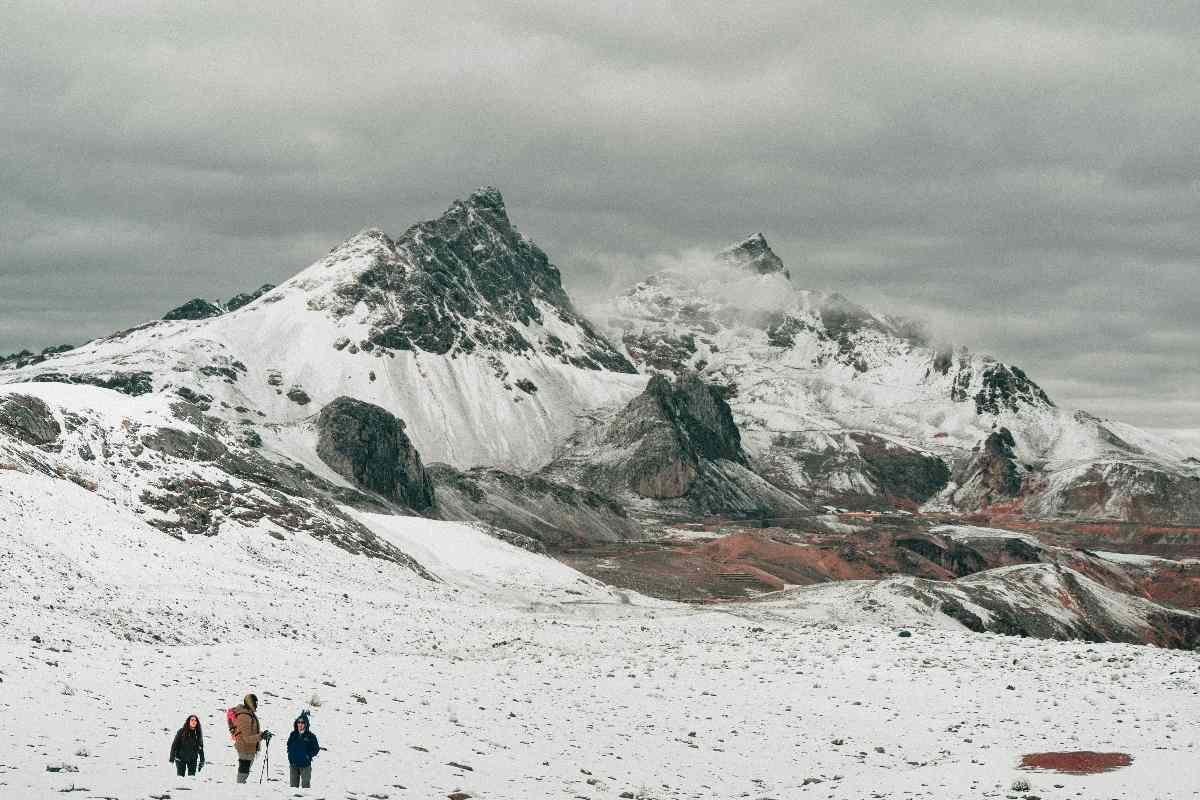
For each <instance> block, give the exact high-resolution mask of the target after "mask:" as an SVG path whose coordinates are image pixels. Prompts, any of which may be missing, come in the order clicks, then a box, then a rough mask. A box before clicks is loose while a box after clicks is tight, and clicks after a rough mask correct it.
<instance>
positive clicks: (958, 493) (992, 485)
mask: <svg viewBox="0 0 1200 800" xmlns="http://www.w3.org/2000/svg"><path fill="white" fill-rule="evenodd" d="M1015 445H1016V442H1015V440H1014V439H1013V435H1012V432H1011V431H1009V430H1008V428H1000V429H999V430H998V431H995V432H993V433H990V434H988V436H987V438H985V439H984V440H983V441H981V442H980V443H979V444H978V445H977V446H976V448H975V451H974V452H973V453H972V455H971V456H970V457H969V458H968V459H966V460H965V461H964V462H963V463H962V464H960V465H959V466H958V467H957V468H956V469H955V471H954V476H953V477H954V481H955V483H957V484H958V488H957V489H956V490H955V492H954V500H955V503H956V504H957V505H958V506H959V507H960V508H979V507H983V506H988V505H991V504H993V503H996V502H999V501H1001V500H1008V499H1011V498H1015V497H1017V496H1018V495H1019V494H1020V493H1021V485H1022V471H1021V468H1020V466H1019V465H1018V463H1017V458H1016V454H1015V453H1014V452H1013V447H1014V446H1015Z"/></svg>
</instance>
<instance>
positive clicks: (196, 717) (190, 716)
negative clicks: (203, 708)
mask: <svg viewBox="0 0 1200 800" xmlns="http://www.w3.org/2000/svg"><path fill="white" fill-rule="evenodd" d="M193 719H194V720H196V735H197V736H203V735H204V733H203V732H202V731H201V730H200V728H201V726H202V723H201V722H200V715H198V714H188V718H187V719H185V720H184V721H183V731H184V733H189V734H190V733H191V730H192V729H191V727H190V726H189V725H188V723H189V722H191V721H192V720H193Z"/></svg>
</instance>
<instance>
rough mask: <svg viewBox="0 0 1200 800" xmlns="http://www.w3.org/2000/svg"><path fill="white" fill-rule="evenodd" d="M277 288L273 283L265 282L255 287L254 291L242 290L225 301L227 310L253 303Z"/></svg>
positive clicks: (234, 309) (235, 309)
mask: <svg viewBox="0 0 1200 800" xmlns="http://www.w3.org/2000/svg"><path fill="white" fill-rule="evenodd" d="M274 288H275V284H273V283H264V284H263V285H262V286H260V287H258V288H257V289H255V290H254V291H253V292H241V293H240V294H235V295H234V296H233V297H231V298H229V300H228V301H227V302H226V303H225V310H226V311H237V310H238V309H239V308H241V307H242V306H247V305H250V304H251V303H253V302H254V301H255V300H257V299H258V298H260V297H262V296H263V295H264V294H266V293H267V292H269V291H271V290H272V289H274Z"/></svg>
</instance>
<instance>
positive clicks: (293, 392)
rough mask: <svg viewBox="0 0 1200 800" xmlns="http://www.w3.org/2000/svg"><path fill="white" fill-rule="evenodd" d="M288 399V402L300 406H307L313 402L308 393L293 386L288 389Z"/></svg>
mask: <svg viewBox="0 0 1200 800" xmlns="http://www.w3.org/2000/svg"><path fill="white" fill-rule="evenodd" d="M287 397H288V400H291V401H292V402H293V403H295V404H296V405H298V406H306V405H308V404H309V403H311V402H312V398H311V397H309V396H308V392H306V391H304V389H302V388H301V387H299V386H293V387H292V388H290V389H288V393H287Z"/></svg>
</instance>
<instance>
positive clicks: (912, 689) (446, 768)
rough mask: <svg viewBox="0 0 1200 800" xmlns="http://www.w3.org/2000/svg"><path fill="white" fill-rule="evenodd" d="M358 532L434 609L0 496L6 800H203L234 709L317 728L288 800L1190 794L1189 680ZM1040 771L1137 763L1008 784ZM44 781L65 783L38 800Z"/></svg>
mask: <svg viewBox="0 0 1200 800" xmlns="http://www.w3.org/2000/svg"><path fill="white" fill-rule="evenodd" d="M357 516H358V518H359V520H360V521H362V522H364V523H366V524H368V525H369V526H371V527H372V529H373V530H375V531H376V533H377V534H378V535H380V536H383V537H385V538H387V539H388V540H389V541H391V542H392V543H393V544H395V545H397V546H399V547H401V548H402V549H404V550H405V551H406V552H408V553H409V554H411V555H413V556H415V557H416V558H417V559H418V560H420V561H422V563H423V564H424V565H425V566H426V567H427V568H429V569H430V570H431V571H432V572H434V573H435V574H437V575H438V577H439V578H441V580H442V581H443V582H442V583H430V582H427V581H424V580H421V579H419V578H417V577H415V575H414V574H413V573H412V572H410V571H408V570H406V569H404V568H403V567H400V566H397V565H395V564H392V563H390V562H381V561H374V560H369V559H366V558H364V557H361V556H355V555H351V554H349V553H347V552H345V551H343V550H340V549H338V548H336V547H334V546H332V545H329V544H326V543H322V542H319V541H317V540H315V539H313V538H311V537H308V536H305V535H292V534H288V533H286V532H280V531H277V530H276V531H272V530H270V529H269V526H261V527H250V528H242V527H239V526H237V525H233V524H230V523H226V524H225V525H224V526H223V527H222V529H221V531H220V533H219V534H218V535H216V536H212V537H188V538H187V540H186V541H178V540H176V539H173V538H171V537H168V536H165V535H164V534H162V533H161V532H159V531H157V530H155V529H153V528H151V527H150V526H148V525H146V524H145V523H144V522H142V521H141V520H140V519H139V518H138V515H137V514H134V513H131V512H130V511H128V510H126V509H122V508H119V507H117V506H115V505H112V504H110V503H109V502H107V501H106V500H104V499H103V498H102V497H100V496H99V495H97V494H95V493H92V492H89V491H87V490H86V489H84V488H82V487H79V486H76V485H75V484H73V483H70V482H67V481H63V480H55V479H53V478H50V477H48V476H45V475H42V474H36V473H33V474H27V473H25V472H19V471H15V470H12V469H3V470H0V535H2V537H3V539H2V540H0V565H2V566H3V570H4V574H5V576H6V577H7V579H6V580H5V581H4V582H3V584H2V587H0V613H3V615H4V617H5V619H6V623H5V626H4V628H3V629H2V635H3V637H4V640H5V646H4V647H3V648H0V680H2V681H3V683H2V684H0V713H2V714H3V716H4V718H5V719H7V720H8V721H9V722H8V724H6V725H4V726H0V796H4V797H14V798H22V800H24V799H25V798H31V799H32V800H37V799H38V798H51V797H61V796H62V791H63V790H64V789H67V788H70V787H71V786H74V787H75V788H76V789H81V788H85V789H86V791H85V792H81V794H82V795H83V796H85V797H103V796H108V797H120V798H135V797H146V796H149V795H158V796H161V795H163V794H171V795H172V796H176V797H177V796H179V795H180V794H182V792H180V791H179V789H186V788H189V787H194V788H195V789H197V790H199V791H198V793H197V796H198V797H202V796H225V794H226V793H229V792H230V791H231V790H230V789H227V788H224V787H228V786H231V785H232V784H233V777H234V770H235V767H234V756H233V753H232V749H231V747H230V745H229V743H228V740H227V739H226V736H225V733H224V732H223V730H222V727H223V722H222V719H221V718H222V716H223V709H224V708H225V707H227V706H228V705H231V704H233V703H235V702H236V701H238V700H240V698H241V696H242V695H243V694H245V693H246V692H248V691H255V692H256V693H257V694H258V695H259V697H260V698H261V699H262V708H261V717H262V719H263V722H264V724H265V725H266V726H267V727H269V728H271V729H273V730H274V731H276V732H281V733H282V732H286V731H287V729H288V727H289V725H290V722H291V720H292V719H293V718H294V717H295V715H296V714H297V713H298V712H299V710H300V709H301V708H303V707H312V706H316V707H315V708H314V717H313V725H314V730H315V731H316V733H317V734H318V735H319V736H320V738H321V741H322V743H323V744H324V745H325V746H326V747H328V748H329V749H328V751H326V752H324V753H322V754H321V756H320V757H319V758H318V759H317V762H316V765H315V768H314V771H313V780H314V786H315V787H316V788H314V789H313V790H312V791H310V792H305V793H302V796H311V797H349V796H357V797H367V796H371V795H374V796H376V797H381V796H385V795H386V796H387V797H389V798H406V797H411V798H428V797H444V796H446V795H447V794H449V793H450V792H452V791H465V792H468V793H469V794H471V795H472V796H474V797H478V798H489V797H491V798H513V797H576V796H580V797H595V798H602V797H616V796H617V795H618V794H620V793H621V792H626V791H628V792H633V793H635V794H637V795H639V796H642V797H647V798H662V799H664V800H665V799H666V798H713V797H717V798H725V797H730V798H732V797H739V796H747V797H754V798H763V797H807V796H811V797H819V798H863V797H877V798H897V799H898V798H907V797H932V798H961V797H968V796H970V797H980V796H982V797H989V796H990V797H1003V796H1005V795H1007V794H1008V791H1007V790H1008V787H1009V786H1010V784H1011V783H1012V781H1013V780H1016V779H1018V778H1024V779H1026V780H1028V781H1029V782H1030V783H1031V784H1032V787H1033V788H1032V789H1031V790H1030V791H1031V792H1032V793H1035V794H1038V795H1040V796H1042V797H1058V796H1063V797H1065V796H1084V797H1105V798H1130V800H1132V799H1133V798H1146V797H1154V798H1161V799H1162V800H1172V799H1173V798H1185V797H1194V796H1195V792H1196V787H1197V786H1200V767H1198V766H1197V765H1198V764H1200V759H1197V749H1196V728H1195V722H1194V721H1195V719H1196V718H1197V714H1198V713H1200V700H1198V695H1197V680H1198V679H1200V672H1198V670H1197V667H1198V665H1197V660H1196V656H1195V655H1194V654H1191V653H1183V652H1177V651H1165V650H1159V649H1157V648H1151V647H1130V646H1124V645H1092V644H1086V643H1083V642H1068V643H1061V642H1049V641H1036V640H1026V639H1013V638H1006V637H999V636H991V635H973V634H968V633H966V632H964V631H962V630H961V629H955V628H953V627H951V626H950V625H949V624H947V623H946V622H945V621H944V620H945V618H941V619H940V620H939V619H938V618H937V617H935V616H931V615H929V614H928V613H924V614H922V613H921V609H919V608H917V607H916V606H914V605H913V601H912V600H911V598H907V597H905V596H904V595H902V594H900V593H897V592H895V591H893V590H892V588H889V586H888V584H889V581H884V582H846V583H837V584H829V585H826V586H819V587H807V588H804V589H799V590H789V591H788V592H784V593H780V594H779V595H778V596H773V599H769V600H764V601H761V602H753V603H743V604H734V605H725V606H717V607H690V606H681V605H675V604H671V603H664V602H660V601H651V600H648V599H646V598H643V597H640V596H638V595H636V594H630V593H622V592H615V591H612V590H610V589H608V588H607V587H603V586H601V585H599V584H597V583H596V582H595V581H592V580H590V579H587V578H584V577H582V576H580V575H578V574H576V573H574V572H572V571H571V570H569V569H567V568H566V567H564V566H563V565H561V564H559V563H558V562H555V561H553V560H551V559H549V558H547V557H545V556H540V555H535V554H532V553H528V552H526V551H523V550H519V549H517V548H514V547H512V546H510V545H508V544H505V543H503V542H500V541H497V540H495V539H492V538H490V537H488V536H487V535H486V534H485V533H483V532H482V531H481V530H479V529H476V528H473V527H470V526H466V525H460V524H456V523H442V522H431V521H427V520H419V519H409V518H399V517H384V516H379V515H372V514H358V515H357ZM272 533H274V534H276V535H278V536H281V537H282V538H277V537H276V535H271V534H272ZM894 580H895V581H897V582H899V583H897V584H896V585H902V584H903V583H904V582H909V583H911V582H912V581H913V580H914V579H908V578H903V579H901V578H898V579H894ZM867 601H871V602H872V603H873V607H874V609H875V610H874V611H873V612H871V613H867V612H865V611H864V605H866V604H867ZM897 624H904V625H905V626H906V627H908V628H909V629H910V630H912V631H913V636H912V637H911V638H899V637H898V636H897V634H896V625H897ZM34 636H37V637H38V638H39V639H40V640H41V641H40V643H39V642H35V641H34V640H33V637H34ZM327 684H332V685H327ZM1009 687H1011V688H1009ZM355 695H358V696H361V697H362V698H363V700H365V702H359V701H358V700H357V699H356V697H355ZM314 698H315V699H316V701H317V702H319V706H317V703H316V702H313V700H314ZM189 713H197V714H199V715H200V717H201V719H202V721H203V723H204V726H205V733H206V745H207V753H208V758H209V766H208V767H207V768H206V769H205V770H204V771H203V772H202V773H201V775H200V777H199V778H197V779H178V778H176V777H175V776H174V774H173V771H172V768H171V767H170V766H169V765H168V764H166V763H165V759H164V756H165V755H166V752H167V749H168V746H169V744H170V740H171V738H172V736H173V734H174V731H175V729H176V728H177V727H178V726H179V725H180V724H182V721H183V719H184V718H185V717H186V716H187V715H188V714H189ZM835 741H839V742H841V744H835V743H834V742H835ZM418 748H421V749H418ZM877 748H879V750H877ZM1059 749H1090V750H1101V751H1123V752H1129V753H1131V754H1132V755H1133V756H1134V762H1133V765H1132V766H1130V767H1128V768H1126V769H1123V770H1118V771H1116V772H1113V773H1109V774H1104V775H1096V776H1068V775H1049V774H1040V773H1024V772H1020V771H1018V770H1017V768H1016V767H1017V764H1018V763H1019V759H1020V756H1021V755H1022V754H1023V753H1026V752H1036V751H1045V750H1059ZM83 753H86V755H84V754H83ZM270 755H271V763H270V781H269V782H268V783H266V784H264V785H262V786H259V785H258V784H257V782H256V781H257V779H258V775H259V770H260V768H261V760H260V761H259V762H256V764H255V769H254V772H253V778H252V781H254V783H252V785H250V786H247V787H242V789H241V790H240V791H239V795H244V796H247V797H278V796H281V795H282V792H281V784H280V783H279V780H280V778H281V777H282V776H283V775H284V761H285V758H284V748H283V741H282V740H279V741H277V742H276V743H275V744H273V746H272V747H271V752H270ZM64 762H65V763H67V764H69V765H71V766H73V767H75V768H77V769H78V771H77V772H69V773H68V772H47V771H46V766H47V765H58V764H61V763H64ZM451 762H454V763H456V764H465V765H467V766H469V767H471V768H472V769H471V770H470V771H468V770H466V769H464V768H461V767H456V766H453V765H452V763H451ZM809 778H815V779H818V780H819V781H821V782H820V783H812V782H810V783H808V784H807V785H805V784H804V781H805V780H806V779H809ZM1055 785H1061V786H1062V787H1063V788H1062V789H1061V790H1056V789H1054V788H1052V787H1053V786H1055ZM400 787H403V788H400Z"/></svg>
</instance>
